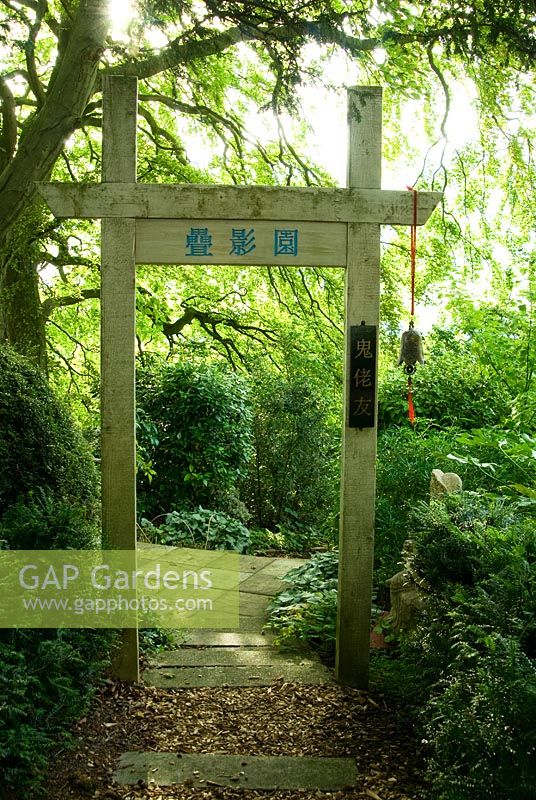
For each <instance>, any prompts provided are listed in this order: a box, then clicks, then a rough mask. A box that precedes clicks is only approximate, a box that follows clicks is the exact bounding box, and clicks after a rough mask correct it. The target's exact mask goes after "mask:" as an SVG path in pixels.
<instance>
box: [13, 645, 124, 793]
mask: <svg viewBox="0 0 536 800" xmlns="http://www.w3.org/2000/svg"><path fill="white" fill-rule="evenodd" d="M113 638H114V634H112V633H111V632H109V631H106V632H102V631H75V630H58V631H55V630H53V631H44V630H42V631H34V630H19V631H0V708H1V709H2V713H1V714H0V772H1V774H2V781H3V785H2V788H1V789H0V795H1V794H2V792H3V791H7V792H9V791H10V790H13V791H15V792H16V796H17V797H20V798H27V797H30V796H31V797H33V796H34V794H33V791H34V790H35V788H36V787H37V786H38V784H39V781H40V780H41V778H42V777H43V774H44V771H45V769H46V766H47V761H48V753H49V752H50V750H51V749H52V748H53V747H57V746H58V743H59V742H62V743H64V744H68V743H69V735H68V733H67V731H66V727H67V725H68V724H69V723H71V722H73V721H74V720H76V719H78V718H79V717H81V716H82V715H83V714H84V713H85V711H86V710H87V708H88V705H89V702H90V699H91V696H92V693H93V687H94V686H95V684H96V682H97V680H98V677H99V675H100V674H101V672H102V670H103V669H104V668H105V667H106V666H107V664H108V663H109V657H108V654H109V651H110V645H111V643H112V641H113ZM13 796H15V795H13Z"/></svg>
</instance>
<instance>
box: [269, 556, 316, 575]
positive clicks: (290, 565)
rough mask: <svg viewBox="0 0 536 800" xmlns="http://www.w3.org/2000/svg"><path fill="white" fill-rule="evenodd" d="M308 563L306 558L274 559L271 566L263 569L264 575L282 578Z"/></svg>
mask: <svg viewBox="0 0 536 800" xmlns="http://www.w3.org/2000/svg"><path fill="white" fill-rule="evenodd" d="M306 563H307V559H306V558H274V560H273V561H272V563H271V564H267V565H266V566H265V567H263V568H262V574H263V575H272V576H275V577H276V578H282V577H283V575H286V574H287V572H290V570H291V569H296V567H301V566H303V564H306Z"/></svg>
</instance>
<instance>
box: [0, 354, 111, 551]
mask: <svg viewBox="0 0 536 800" xmlns="http://www.w3.org/2000/svg"><path fill="white" fill-rule="evenodd" d="M97 488H98V482H97V472H96V469H95V465H94V463H93V458H92V456H91V453H90V451H89V448H88V446H87V444H86V443H85V441H84V439H83V437H82V435H81V434H80V432H79V431H78V430H77V428H75V426H74V425H73V422H72V420H71V418H70V416H69V414H68V413H67V411H66V410H65V409H64V407H63V406H62V404H61V403H60V402H59V401H58V399H57V398H56V397H55V395H54V394H53V393H52V391H51V389H50V388H49V386H48V385H47V383H46V380H45V378H44V377H43V375H42V374H41V373H40V372H39V371H38V370H37V369H36V368H35V367H34V366H33V365H32V364H30V363H29V362H27V361H26V360H25V359H23V358H22V357H21V356H19V355H17V354H16V353H14V352H13V351H11V350H10V349H8V348H5V347H4V348H2V349H0V517H1V516H2V515H3V514H5V512H6V511H7V510H8V509H9V508H10V507H11V506H12V505H13V504H14V503H16V502H24V499H25V498H26V497H28V496H29V495H31V494H32V493H34V496H35V493H36V492H39V490H40V489H42V490H43V491H45V492H46V493H47V494H48V496H49V497H52V498H61V499H62V500H64V501H65V502H71V503H72V504H73V505H76V506H77V507H78V508H79V509H80V510H81V511H83V512H84V514H85V516H86V518H87V519H88V520H91V519H96V516H97V505H96V493H97ZM13 546H14V543H13Z"/></svg>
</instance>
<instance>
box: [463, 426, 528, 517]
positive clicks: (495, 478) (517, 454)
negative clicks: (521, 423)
mask: <svg viewBox="0 0 536 800" xmlns="http://www.w3.org/2000/svg"><path fill="white" fill-rule="evenodd" d="M449 458H450V459H452V460H453V461H455V462H456V463H457V464H464V465H469V466H470V467H472V469H473V471H474V472H475V471H478V472H479V474H480V476H481V478H480V480H481V483H482V485H484V486H486V487H489V488H490V489H494V490H497V489H500V490H501V491H502V492H505V493H509V494H517V495H521V496H522V497H524V498H525V502H526V504H527V505H532V504H534V502H535V501H536V477H535V475H536V472H535V467H536V438H535V437H534V435H532V436H531V435H529V434H528V433H524V432H522V431H520V430H518V429H513V430H504V429H501V428H484V429H480V430H474V431H471V433H464V434H460V436H458V437H457V439H456V452H455V453H449Z"/></svg>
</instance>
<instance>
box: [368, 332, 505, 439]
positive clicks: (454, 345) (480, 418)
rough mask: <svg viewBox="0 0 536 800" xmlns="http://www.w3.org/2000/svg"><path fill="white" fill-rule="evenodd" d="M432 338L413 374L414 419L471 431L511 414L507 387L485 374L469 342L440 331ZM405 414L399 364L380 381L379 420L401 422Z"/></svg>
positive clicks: (403, 382) (384, 425)
mask: <svg viewBox="0 0 536 800" xmlns="http://www.w3.org/2000/svg"><path fill="white" fill-rule="evenodd" d="M430 339H431V341H430V342H427V347H426V348H425V349H426V364H424V365H423V366H420V367H419V368H418V370H417V372H416V374H415V376H414V378H413V387H414V403H415V411H416V415H417V419H420V420H427V421H428V422H431V423H433V424H435V425H440V426H442V427H458V428H460V429H463V430H470V429H471V428H480V427H485V426H488V425H496V424H498V423H500V422H502V421H503V420H504V419H506V418H507V417H509V415H510V397H509V393H508V391H507V390H506V389H505V387H504V386H503V384H502V383H501V382H500V381H498V380H497V378H496V376H495V375H489V373H488V372H487V370H486V369H485V367H484V366H483V365H482V364H481V363H480V362H479V361H478V359H477V358H476V357H475V356H474V355H473V354H472V353H471V350H470V348H469V346H468V345H464V343H462V342H459V341H457V340H456V339H455V338H454V336H453V335H449V334H448V333H447V332H441V331H436V332H434V333H433V334H432V335H431V337H430ZM407 416H408V411H407V377H406V375H405V374H404V371H403V369H402V367H398V368H396V367H392V368H391V369H389V370H388V371H387V372H386V374H385V375H384V376H383V379H382V381H381V383H380V388H379V409H378V425H379V427H380V428H387V427H389V426H391V425H397V426H400V425H404V424H406V423H407Z"/></svg>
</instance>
